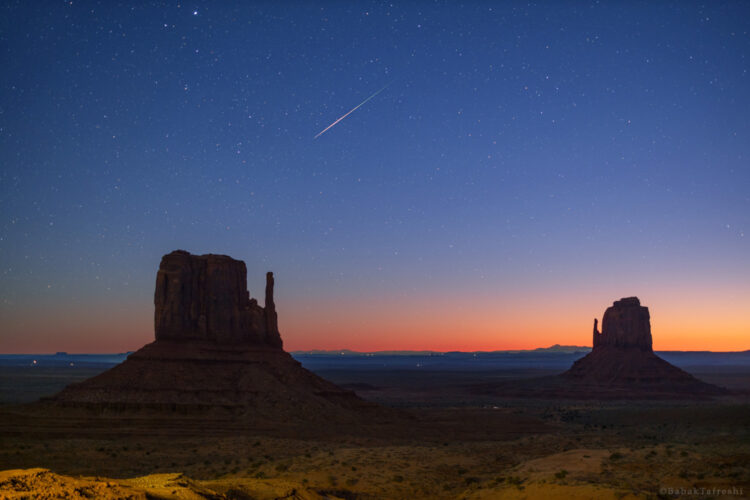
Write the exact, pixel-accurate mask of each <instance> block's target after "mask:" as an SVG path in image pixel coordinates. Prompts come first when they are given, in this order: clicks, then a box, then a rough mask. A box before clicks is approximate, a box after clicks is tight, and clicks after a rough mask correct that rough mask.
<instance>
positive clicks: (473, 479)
mask: <svg viewBox="0 0 750 500" xmlns="http://www.w3.org/2000/svg"><path fill="white" fill-rule="evenodd" d="M478 482H479V478H478V477H474V476H469V477H465V478H464V483H466V486H469V485H470V484H476V483H478Z"/></svg>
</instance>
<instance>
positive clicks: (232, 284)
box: [154, 250, 282, 348]
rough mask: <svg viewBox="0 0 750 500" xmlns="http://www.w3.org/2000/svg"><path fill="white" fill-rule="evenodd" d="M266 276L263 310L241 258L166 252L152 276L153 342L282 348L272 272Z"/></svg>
mask: <svg viewBox="0 0 750 500" xmlns="http://www.w3.org/2000/svg"><path fill="white" fill-rule="evenodd" d="M266 279H267V284H266V308H265V309H264V308H263V307H260V306H259V305H258V301H257V300H255V299H251V298H250V295H249V293H248V291H247V269H246V267H245V263H244V262H242V261H240V260H234V259H232V258H231V257H227V256H226V255H213V254H209V255H190V254H189V253H188V252H185V251H182V250H177V251H174V252H172V253H170V254H167V255H165V256H164V257H162V259H161V264H160V265H159V271H158V272H157V274H156V292H155V293H154V306H155V307H154V326H155V336H156V340H187V339H193V340H208V341H213V342H219V343H224V344H227V343H253V344H265V345H269V346H272V347H278V348H281V347H282V342H281V336H280V335H279V331H278V326H277V324H276V311H275V306H274V303H273V273H268V274H267V278H266ZM269 296H270V301H269ZM269 302H270V303H269Z"/></svg>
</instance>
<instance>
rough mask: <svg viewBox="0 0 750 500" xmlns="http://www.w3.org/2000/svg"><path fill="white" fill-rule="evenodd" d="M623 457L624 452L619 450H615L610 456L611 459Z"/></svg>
mask: <svg viewBox="0 0 750 500" xmlns="http://www.w3.org/2000/svg"><path fill="white" fill-rule="evenodd" d="M621 458H623V454H622V453H618V452H614V453H612V454H611V455H610V456H609V459H610V460H620V459H621Z"/></svg>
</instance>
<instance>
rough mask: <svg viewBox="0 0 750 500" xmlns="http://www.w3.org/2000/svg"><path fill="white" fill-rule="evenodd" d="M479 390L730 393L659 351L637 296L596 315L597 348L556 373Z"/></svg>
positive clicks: (667, 395) (654, 395) (600, 395)
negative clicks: (600, 327) (551, 375)
mask: <svg viewBox="0 0 750 500" xmlns="http://www.w3.org/2000/svg"><path fill="white" fill-rule="evenodd" d="M472 392H473V393H475V394H483V395H494V396H500V397H511V398H527V397H531V398H544V399H558V398H563V399H710V398H712V397H715V396H722V395H726V394H729V391H728V390H727V389H724V388H722V387H718V386H715V385H711V384H708V383H706V382H703V381H701V380H698V379H697V378H695V377H693V376H692V375H690V374H689V373H687V372H686V371H684V370H681V369H680V368H677V367H676V366H674V365H671V364H670V363H668V362H666V361H664V360H663V359H661V358H660V357H659V356H657V355H656V354H654V351H653V348H652V337H651V317H650V314H649V311H648V307H644V306H642V305H641V302H640V301H639V300H638V298H637V297H627V298H623V299H621V300H618V301H615V302H614V303H613V304H612V305H611V306H610V307H608V308H607V310H606V311H605V312H604V316H603V317H602V331H601V333H600V332H599V331H598V321H597V320H596V319H594V337H593V349H592V350H591V352H590V353H589V354H587V355H586V356H584V357H583V358H581V359H579V360H578V361H576V362H575V363H573V366H572V367H571V368H570V369H569V370H567V371H566V372H564V373H562V374H561V375H558V376H554V377H543V378H534V379H525V380H516V381H508V382H507V383H506V382H502V383H496V384H477V385H475V386H474V387H473V388H472Z"/></svg>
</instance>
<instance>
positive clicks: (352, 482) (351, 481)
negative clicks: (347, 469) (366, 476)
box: [346, 477, 359, 486]
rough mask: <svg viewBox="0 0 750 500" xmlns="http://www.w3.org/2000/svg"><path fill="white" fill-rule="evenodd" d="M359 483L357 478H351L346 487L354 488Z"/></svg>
mask: <svg viewBox="0 0 750 500" xmlns="http://www.w3.org/2000/svg"><path fill="white" fill-rule="evenodd" d="M358 482H359V479H357V478H356V477H350V478H349V479H347V480H346V485H347V486H354V485H355V484H357V483H358Z"/></svg>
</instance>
